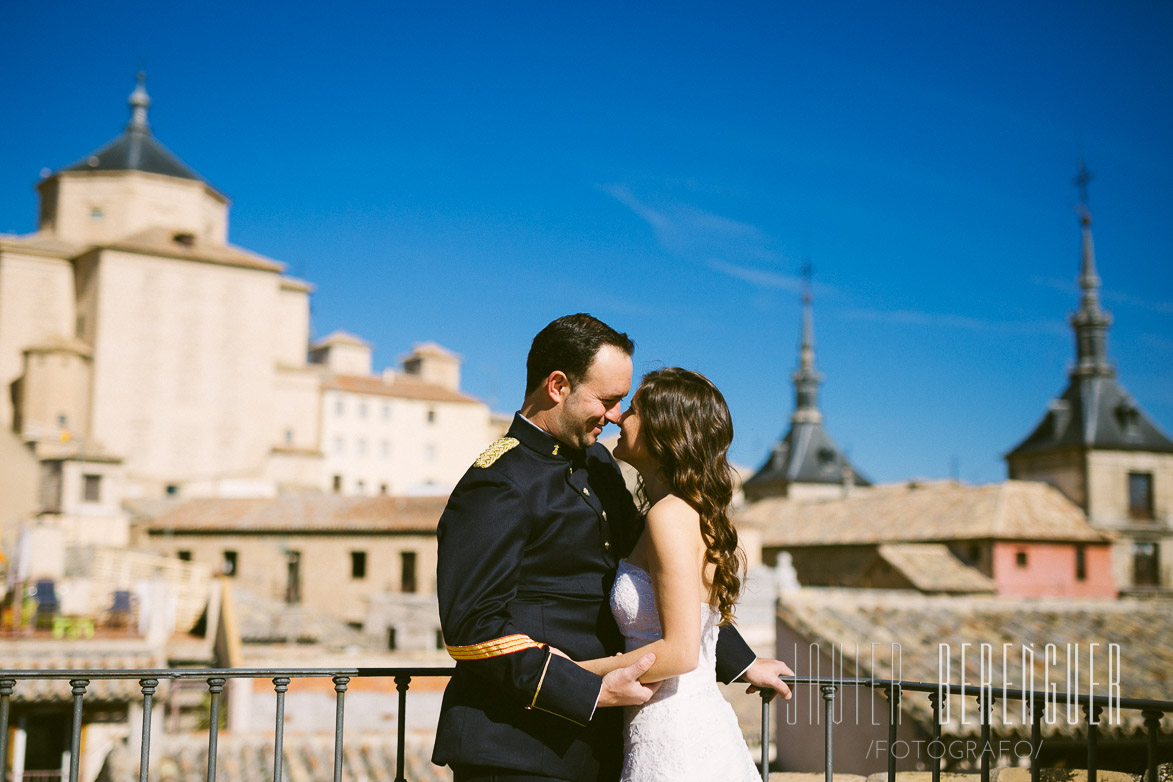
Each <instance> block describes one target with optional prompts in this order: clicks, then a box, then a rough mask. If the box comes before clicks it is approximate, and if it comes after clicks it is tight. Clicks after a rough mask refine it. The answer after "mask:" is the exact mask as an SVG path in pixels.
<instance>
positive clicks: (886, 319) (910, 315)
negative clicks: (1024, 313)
mask: <svg viewBox="0 0 1173 782" xmlns="http://www.w3.org/2000/svg"><path fill="white" fill-rule="evenodd" d="M841 312H842V314H843V315H844V316H846V317H848V318H852V319H855V320H868V321H874V322H877V323H893V324H897V325H907V326H932V327H935V328H952V329H965V330H968V331H987V332H1001V333H1008V334H1064V335H1065V334H1067V327H1066V325H1065V324H1063V323H1058V322H1055V321H1051V320H1037V321H1033V320H1019V321H1008V320H989V319H985V318H974V317H970V316H968V315H951V314H948V313H942V312H924V311H921V310H880V309H844V310H841Z"/></svg>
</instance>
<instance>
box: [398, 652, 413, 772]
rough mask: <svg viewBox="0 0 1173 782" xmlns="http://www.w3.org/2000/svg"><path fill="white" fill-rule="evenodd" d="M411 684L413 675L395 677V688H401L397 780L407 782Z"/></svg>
mask: <svg viewBox="0 0 1173 782" xmlns="http://www.w3.org/2000/svg"><path fill="white" fill-rule="evenodd" d="M410 686H411V677H410V676H406V675H402V674H401V675H399V676H396V677H395V689H397V690H399V735H398V737H397V738H396V739H395V782H407V777H405V776H403V754H404V752H405V750H406V749H407V719H406V718H407V688H408V687H410Z"/></svg>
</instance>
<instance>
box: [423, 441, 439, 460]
mask: <svg viewBox="0 0 1173 782" xmlns="http://www.w3.org/2000/svg"><path fill="white" fill-rule="evenodd" d="M424 459H426V460H427V461H429V462H434V461H436V446H435V445H433V444H432V443H428V444H427V445H425V446H424Z"/></svg>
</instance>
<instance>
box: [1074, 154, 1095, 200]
mask: <svg viewBox="0 0 1173 782" xmlns="http://www.w3.org/2000/svg"><path fill="white" fill-rule="evenodd" d="M1092 179H1094V177H1093V176H1092V172H1090V171H1088V170H1087V166H1085V165H1084V163H1083V160H1080V161H1079V172H1078V173H1077V174H1076V175H1075V179H1073V180H1072V184H1074V185H1075V186H1076V187H1078V188H1079V202H1080V203H1081V204H1083V205H1084V206H1087V185H1088V182H1091V181H1092Z"/></svg>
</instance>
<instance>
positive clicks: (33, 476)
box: [0, 77, 492, 546]
mask: <svg viewBox="0 0 1173 782" xmlns="http://www.w3.org/2000/svg"><path fill="white" fill-rule="evenodd" d="M149 106H150V99H149V97H148V95H147V92H146V89H145V87H144V84H143V81H142V78H141V77H140V82H139V84H138V86H137V87H136V89H135V90H134V92H133V94H132V95H131V97H130V109H131V117H130V121H129V123H128V124H127V126H126V128H125V129H124V131H123V132H122V133H121V134H120V135H119V136H118V137H117V138H115V139H114V140H113V141H111V142H110V143H109V144H107V145H105V146H103V147H102V148H100V149H98V150H97V151H96V152H94V153H93V154H91V155H88V156H86V157H85V158H83V159H82V160H80V161H79V162H77V163H76V164H74V165H71V166H68V167H65V168H63V169H61V170H59V171H56V172H54V173H52V174H50V175H49V176H47V177H45V178H44V179H43V180H42V181H41V182H40V183H39V185H38V186H37V189H38V191H39V195H40V217H39V223H38V230H37V231H36V232H35V233H32V234H29V235H23V236H0V386H2V387H3V391H4V393H0V440H2V441H3V442H0V476H3V477H2V478H0V488H3V490H4V491H3V492H2V496H0V525H2V526H3V529H4V533H5V538H6V543H7V545H9V546H11V544H12V540H13V530H14V529H15V528H16V527H17V526H18V525H19V523H21V522H22V521H23V520H25V519H28V518H30V517H32V516H35V517H36V518H38V519H39V520H40V522H42V523H49V522H52V523H54V524H57V525H59V526H64V527H66V528H68V529H69V530H70V531H71V536H73V538H74V539H78V538H79V536H80V539H82V540H87V539H88V540H100V541H102V542H104V543H107V544H110V545H126V543H127V541H128V527H127V516H126V513H125V512H124V510H123V509H122V504H123V501H124V500H128V499H129V500H133V499H150V498H157V497H168V496H169V497H175V496H178V497H201V496H222V497H223V496H275V495H279V494H284V493H289V492H305V491H310V492H319V491H331V490H334V489H337V490H339V491H344V492H347V493H368V494H374V493H377V492H379V491H380V490H383V491H386V492H388V493H402V492H409V491H410V492H415V493H420V492H430V493H443V492H445V491H446V490H447V489H448V488H450V487H451V486H452V485H454V484H455V482H456V481H457V480H458V479H459V477H460V475H461V474H462V473H463V471H464V469H465V468H466V467H467V465H468V464H469V462H470V461H471V460H472V459H473V458H474V457H475V455H476V454H477V453H479V452H480V450H481V449H483V448H484V446H485V444H486V443H488V442H490V441H491V440H492V431H491V425H490V414H489V410H488V407H487V406H486V405H485V404H484V403H482V402H480V401H478V400H476V399H474V398H472V397H469V396H468V395H466V394H464V393H462V392H461V391H460V389H459V383H460V361H461V360H460V357H459V356H456V355H455V354H452V353H449V352H448V351H446V350H444V349H443V348H440V347H439V346H435V345H421V346H417V347H416V349H415V350H414V351H413V352H412V353H410V354H409V355H408V356H407V357H406V358H405V359H404V360H403V362H402V366H401V367H399V368H397V369H394V370H386V371H384V372H382V373H378V374H375V373H373V372H372V370H371V366H370V364H371V348H370V345H369V344H367V343H364V342H362V341H361V340H357V344H355V343H356V340H355V339H353V338H352V339H351V340H350V342H351V344H348V345H343V344H341V343H340V342H339V341H338V340H332V339H329V338H328V339H326V340H323V341H320V342H318V343H316V344H315V345H313V346H312V349H311V345H310V333H311V323H310V311H309V297H310V293H311V291H312V286H311V285H310V284H308V283H306V282H304V281H301V280H297V279H294V278H292V277H290V276H288V275H286V274H285V272H284V268H285V267H284V265H283V264H282V263H280V262H278V261H275V260H273V259H270V258H266V257H264V256H262V255H258V254H256V253H254V252H251V251H249V250H245V249H242V248H240V247H236V246H234V245H232V244H231V243H230V242H229V240H228V207H229V201H228V198H227V197H226V196H225V195H224V194H223V193H222V192H220V191H219V190H218V189H216V188H215V187H214V186H212V185H211V184H209V183H208V182H207V181H205V180H204V179H203V178H202V177H200V175H199V174H197V173H196V172H195V171H194V170H192V169H191V168H190V167H189V166H187V165H186V164H185V163H183V162H182V161H181V160H180V159H179V158H178V157H176V156H175V155H174V154H172V153H171V152H170V151H168V150H167V149H166V148H165V147H164V146H163V145H162V144H161V143H159V141H158V140H157V139H156V137H155V136H154V134H153V133H152V130H151V126H150V123H149V121H148V108H149ZM339 406H341V407H344V408H345V409H347V410H353V411H361V410H362V409H364V407H365V408H368V409H370V410H371V417H370V418H368V419H367V420H366V424H367V425H369V426H370V427H371V428H372V429H373V430H374V429H377V430H378V431H377V433H374V434H372V435H370V436H369V440H368V442H366V443H365V444H363V441H362V440H361V439H359V438H360V435H359V434H358V433H357V432H355V431H346V432H343V431H341V429H340V427H341V426H342V422H341V421H340V420H339V419H338V418H336V417H335V416H333V415H332V414H331V412H330V411H332V410H334V409H336V408H337V407H339ZM383 416H386V417H383ZM340 437H341V438H344V440H345V441H344V443H343V446H344V448H343V449H342V450H341V452H340V451H338V450H336V449H335V448H334V447H333V446H334V445H335V444H336V443H337V442H338V438H340ZM360 448H363V449H364V450H365V452H363V451H360ZM382 456H387V457H388V458H385V459H384V458H381V457H382Z"/></svg>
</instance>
